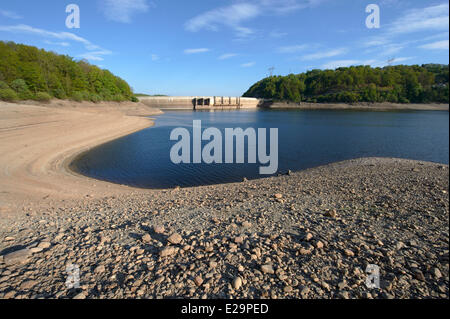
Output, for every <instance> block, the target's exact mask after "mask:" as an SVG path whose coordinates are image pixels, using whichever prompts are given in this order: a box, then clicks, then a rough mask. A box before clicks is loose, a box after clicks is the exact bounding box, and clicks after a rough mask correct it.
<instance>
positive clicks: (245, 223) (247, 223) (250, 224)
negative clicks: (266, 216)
mask: <svg viewBox="0 0 450 319" xmlns="http://www.w3.org/2000/svg"><path fill="white" fill-rule="evenodd" d="M242 227H244V228H250V227H252V223H250V222H243V223H242Z"/></svg>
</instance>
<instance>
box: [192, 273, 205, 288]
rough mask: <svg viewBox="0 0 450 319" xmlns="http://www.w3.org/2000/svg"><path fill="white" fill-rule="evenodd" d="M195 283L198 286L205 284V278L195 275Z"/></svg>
mask: <svg viewBox="0 0 450 319" xmlns="http://www.w3.org/2000/svg"><path fill="white" fill-rule="evenodd" d="M194 283H195V284H196V285H197V287H200V286H201V285H202V284H203V278H202V277H201V276H197V277H195V278H194Z"/></svg>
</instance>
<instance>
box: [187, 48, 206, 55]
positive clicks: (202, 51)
mask: <svg viewBox="0 0 450 319" xmlns="http://www.w3.org/2000/svg"><path fill="white" fill-rule="evenodd" d="M209 51H210V49H208V48H198V49H186V50H184V54H197V53H205V52H209Z"/></svg>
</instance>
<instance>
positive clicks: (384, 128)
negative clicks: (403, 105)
mask: <svg viewBox="0 0 450 319" xmlns="http://www.w3.org/2000/svg"><path fill="white" fill-rule="evenodd" d="M193 120H201V121H202V128H203V129H205V128H207V127H216V128H218V129H220V130H221V132H222V134H223V136H225V134H224V132H225V131H224V130H225V128H236V127H241V128H243V129H246V128H248V127H253V128H255V129H257V128H268V129H269V128H278V130H279V133H278V134H279V172H280V173H285V172H287V170H292V171H298V170H302V169H306V168H311V167H315V166H319V165H323V164H328V163H332V162H336V161H342V160H347V159H352V158H358V157H369V156H379V157H398V158H407V159H415V160H424V161H432V162H438V163H445V164H448V162H449V113H448V112H444V111H442V112H441V111H407V112H406V111H405V112H368V111H342V110H340V111H323V110H320V111H319V110H317V111H316V110H314V111H285V110H274V111H265V110H256V111H228V112H227V111H224V112H191V111H167V112H166V113H165V114H164V115H161V116H158V117H156V122H155V126H154V127H152V128H148V129H145V130H143V131H140V132H137V133H135V134H132V135H130V136H126V137H123V138H121V139H118V140H115V141H112V142H110V143H108V144H105V145H102V146H99V147H97V148H95V149H93V150H91V151H89V152H87V153H85V154H83V155H82V156H81V157H80V158H79V159H77V161H76V162H74V163H73V164H72V167H73V168H74V169H76V170H77V171H78V172H80V173H81V174H83V175H87V176H90V177H93V178H96V179H100V180H106V181H110V182H114V183H119V184H126V185H131V186H136V187H142V188H172V187H175V186H181V187H186V186H198V185H209V184H217V183H228V182H240V181H242V179H243V177H247V178H248V179H254V178H259V177H261V176H260V175H259V167H260V164H259V163H257V164H210V165H208V164H204V163H202V164H179V165H175V164H173V163H172V162H171V160H170V149H171V148H172V146H173V145H174V144H175V143H176V142H175V141H170V132H171V131H172V129H173V128H176V127H185V128H187V129H188V130H189V131H190V132H191V138H192V121H193ZM267 134H269V130H268V131H267ZM207 143H208V142H203V145H206V144H207ZM246 149H247V148H246ZM268 151H269V149H268ZM224 154H225V153H224ZM246 158H247V156H246ZM246 161H247V160H246Z"/></svg>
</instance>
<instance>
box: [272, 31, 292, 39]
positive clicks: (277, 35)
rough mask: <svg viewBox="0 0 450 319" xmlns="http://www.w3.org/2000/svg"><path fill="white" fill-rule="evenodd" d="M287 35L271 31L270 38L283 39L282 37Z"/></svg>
mask: <svg viewBox="0 0 450 319" xmlns="http://www.w3.org/2000/svg"><path fill="white" fill-rule="evenodd" d="M287 35H288V33H287V32H279V31H271V32H270V33H269V37H271V38H282V37H285V36H287Z"/></svg>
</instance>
